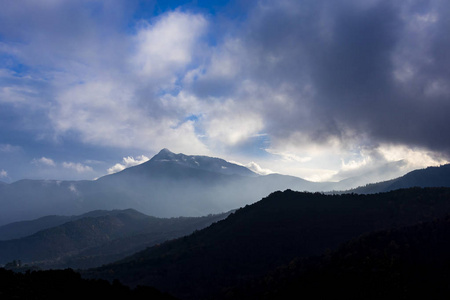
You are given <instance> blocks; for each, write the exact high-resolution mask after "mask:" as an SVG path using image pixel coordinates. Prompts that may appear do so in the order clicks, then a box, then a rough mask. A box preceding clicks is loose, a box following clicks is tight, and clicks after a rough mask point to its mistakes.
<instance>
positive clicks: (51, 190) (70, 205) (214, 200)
mask: <svg viewBox="0 0 450 300" xmlns="http://www.w3.org/2000/svg"><path fill="white" fill-rule="evenodd" d="M325 187H326V184H323V183H314V182H309V181H306V180H303V179H301V178H297V177H293V176H284V175H279V174H271V175H266V176H260V175H257V174H256V173H254V172H252V171H250V170H249V169H247V168H245V167H243V166H239V165H236V164H232V163H229V162H227V161H225V160H223V159H219V158H212V157H206V156H187V155H184V154H175V153H172V152H170V151H169V150H167V149H163V150H161V151H160V152H159V153H158V154H157V155H155V156H154V157H153V158H152V159H150V160H149V161H148V162H146V163H143V164H141V165H138V166H134V167H130V168H127V169H125V170H123V171H121V172H118V173H115V174H111V175H107V176H104V177H101V178H99V179H98V180H92V181H89V180H82V181H57V180H20V181H17V182H14V183H11V184H2V185H0V205H1V207H2V210H1V211H0V225H5V224H7V223H12V222H17V221H23V220H30V219H36V218H39V217H43V216H48V215H66V216H70V215H74V214H75V215H77V214H83V213H86V212H89V211H93V210H112V209H127V208H133V209H136V210H138V211H141V212H143V213H145V214H148V215H151V216H156V217H178V216H202V215H207V214H210V213H213V214H215V213H222V212H226V211H229V210H232V209H236V208H239V207H241V206H245V205H247V204H251V203H253V202H256V201H258V200H259V199H261V198H262V197H264V196H266V195H268V194H269V193H271V192H273V191H276V190H284V189H287V188H291V189H294V190H308V191H318V190H323V189H324V188H325Z"/></svg>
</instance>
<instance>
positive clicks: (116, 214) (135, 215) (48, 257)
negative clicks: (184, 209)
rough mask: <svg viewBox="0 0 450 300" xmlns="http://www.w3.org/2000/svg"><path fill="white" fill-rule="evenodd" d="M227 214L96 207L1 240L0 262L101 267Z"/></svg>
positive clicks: (52, 266) (53, 266)
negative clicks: (163, 214)
mask: <svg viewBox="0 0 450 300" xmlns="http://www.w3.org/2000/svg"><path fill="white" fill-rule="evenodd" d="M227 215H228V214H220V215H210V216H205V217H197V218H181V217H180V218H169V219H162V218H155V217H150V216H147V215H144V214H142V213H139V212H137V211H135V210H132V209H128V210H120V211H119V210H117V211H108V212H106V211H95V212H91V213H89V214H85V215H83V216H82V217H81V218H77V219H75V220H74V221H70V222H66V223H64V224H61V225H59V226H56V227H52V228H48V229H45V230H41V231H39V232H37V233H35V234H33V235H30V236H27V237H23V238H20V239H14V240H8V241H0V263H2V264H5V263H7V262H10V261H13V260H20V261H21V262H22V264H33V265H38V266H40V267H41V268H66V267H72V268H81V267H85V268H86V267H93V266H100V265H102V264H104V263H108V262H112V261H115V260H117V259H120V258H123V257H125V256H127V255H131V254H133V253H135V252H137V251H139V250H142V249H145V248H146V247H148V246H152V245H155V244H157V243H161V242H164V241H166V240H168V239H173V238H176V237H180V236H183V235H186V234H189V233H191V232H193V231H194V230H198V229H202V228H205V227H206V226H209V225H210V224H211V223H213V222H216V221H218V220H221V219H223V218H225V217H226V216H227Z"/></svg>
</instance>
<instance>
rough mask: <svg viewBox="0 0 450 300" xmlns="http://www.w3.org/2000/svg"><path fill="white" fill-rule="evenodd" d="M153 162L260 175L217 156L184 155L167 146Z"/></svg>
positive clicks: (231, 173)
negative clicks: (172, 150) (173, 151)
mask: <svg viewBox="0 0 450 300" xmlns="http://www.w3.org/2000/svg"><path fill="white" fill-rule="evenodd" d="M151 161H152V162H172V163H177V164H178V165H181V166H186V167H190V168H194V169H199V170H205V171H210V172H215V173H221V174H226V175H240V176H258V175H257V174H256V173H254V172H253V171H250V170H249V169H248V168H246V167H243V166H240V165H236V164H233V163H229V162H227V161H226V160H223V159H221V158H215V157H208V156H199V155H184V154H182V153H179V154H175V153H172V152H171V151H170V150H168V149H167V148H164V149H162V150H161V151H160V152H159V153H158V154H157V155H155V156H154V157H153V158H152V159H151Z"/></svg>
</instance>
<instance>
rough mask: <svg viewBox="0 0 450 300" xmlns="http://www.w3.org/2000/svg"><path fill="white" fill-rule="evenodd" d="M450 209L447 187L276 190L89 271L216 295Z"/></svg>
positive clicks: (180, 292)
mask: <svg viewBox="0 0 450 300" xmlns="http://www.w3.org/2000/svg"><path fill="white" fill-rule="evenodd" d="M449 212H450V189H447V188H426V189H420V188H413V189H402V190H396V191H392V192H389V193H382V194H372V195H357V194H342V195H324V194H320V193H304V192H293V191H290V190H287V191H285V192H275V193H272V194H271V195H270V196H268V197H266V198H264V199H262V200H261V201H259V202H257V203H254V204H252V205H248V206H246V207H244V208H242V209H239V210H237V211H236V212H235V213H233V214H231V215H230V216H228V217H227V218H226V219H225V220H222V221H220V222H217V223H215V224H213V225H211V226H210V227H208V228H205V229H203V230H200V231H197V232H195V233H193V234H191V235H189V236H187V237H182V238H179V239H177V240H173V241H169V242H166V243H163V244H161V245H158V246H154V247H151V248H148V249H147V250H145V251H142V252H140V253H137V254H135V255H133V256H131V257H129V258H127V259H125V260H122V261H119V262H117V263H114V264H110V265H106V266H104V267H101V268H97V269H94V270H90V271H89V272H86V273H85V274H84V275H85V276H88V277H98V276H99V277H101V278H106V279H111V280H112V279H113V278H118V279H119V280H120V281H121V282H123V283H125V284H128V285H130V286H136V285H150V286H155V287H156V288H158V289H160V290H162V291H167V292H170V293H171V294H173V295H175V296H177V297H179V298H181V299H214V298H216V297H217V295H220V294H223V293H224V292H226V291H227V290H228V288H229V287H232V286H236V285H239V284H242V283H244V282H246V281H247V280H250V279H253V278H257V277H259V276H262V275H264V274H265V273H266V272H268V271H270V270H272V269H274V268H275V267H277V266H280V265H282V264H286V263H288V262H289V261H291V260H292V259H293V258H295V257H308V256H312V255H320V254H321V253H323V252H325V251H326V250H327V249H334V248H336V247H337V246H338V245H339V244H341V243H343V242H345V241H348V240H350V239H352V238H355V237H358V236H359V235H361V234H365V233H370V232H373V231H375V230H381V229H389V228H398V227H402V226H407V225H412V224H415V223H417V222H420V221H430V220H433V218H435V217H442V216H443V215H444V214H446V213H449Z"/></svg>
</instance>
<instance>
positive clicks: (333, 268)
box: [218, 216, 450, 300]
mask: <svg viewBox="0 0 450 300" xmlns="http://www.w3.org/2000/svg"><path fill="white" fill-rule="evenodd" d="M449 236H450V217H449V216H446V217H445V218H441V219H436V220H434V221H431V222H425V223H419V224H416V225H413V226H408V227H403V228H399V229H391V230H384V231H379V232H374V233H371V234H367V235H363V236H361V237H359V238H356V239H353V240H351V241H349V242H347V243H344V244H343V245H341V246H340V247H339V249H337V250H335V251H332V252H329V253H326V254H324V255H322V256H320V257H310V258H303V259H301V258H296V259H294V260H292V261H291V262H290V263H289V264H286V265H284V266H282V267H280V268H277V270H276V271H273V272H270V273H268V274H267V275H266V276H264V277H263V278H261V279H259V280H255V281H252V282H249V283H247V284H245V285H242V286H240V287H236V288H232V289H230V290H229V291H227V292H226V293H224V294H223V295H222V296H221V297H219V298H218V299H246V300H251V299H258V300H260V299H262V300H269V299H274V300H275V299H291V298H302V297H304V298H307V299H448V297H449V295H450V240H449V239H448V237H449Z"/></svg>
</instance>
